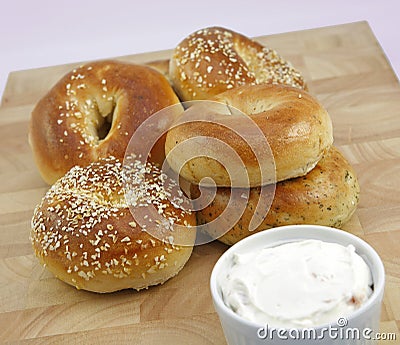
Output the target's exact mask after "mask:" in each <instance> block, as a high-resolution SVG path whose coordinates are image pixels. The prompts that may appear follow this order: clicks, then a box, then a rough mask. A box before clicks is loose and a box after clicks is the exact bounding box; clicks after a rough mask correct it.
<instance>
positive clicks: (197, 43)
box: [170, 27, 307, 101]
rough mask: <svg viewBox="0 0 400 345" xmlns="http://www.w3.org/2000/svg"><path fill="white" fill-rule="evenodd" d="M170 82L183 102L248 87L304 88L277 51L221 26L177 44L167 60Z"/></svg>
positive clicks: (289, 65)
mask: <svg viewBox="0 0 400 345" xmlns="http://www.w3.org/2000/svg"><path fill="white" fill-rule="evenodd" d="M170 79H171V81H172V84H173V86H174V88H175V90H176V92H177V93H178V95H179V97H180V99H181V100H182V101H190V100H199V99H210V98H211V97H213V96H215V95H217V94H219V93H221V92H224V91H226V90H229V89H231V88H234V87H237V86H241V85H248V84H261V83H274V84H285V85H290V86H293V87H298V88H300V89H307V87H306V84H305V81H304V79H303V77H302V76H301V74H300V72H298V71H297V70H295V69H294V68H293V67H292V65H291V64H290V63H289V62H287V61H285V60H284V59H282V58H281V57H280V56H279V55H278V53H277V52H276V51H274V50H272V49H269V48H266V47H264V46H262V45H261V44H259V43H258V42H256V41H254V40H251V39H249V38H248V37H246V36H244V35H241V34H239V33H237V32H234V31H232V30H228V29H225V28H222V27H210V28H205V29H202V30H198V31H196V32H194V33H192V34H191V35H189V36H188V37H186V38H185V39H184V40H183V41H182V42H180V43H179V45H178V46H177V47H176V48H175V50H174V53H173V55H172V58H171V60H170Z"/></svg>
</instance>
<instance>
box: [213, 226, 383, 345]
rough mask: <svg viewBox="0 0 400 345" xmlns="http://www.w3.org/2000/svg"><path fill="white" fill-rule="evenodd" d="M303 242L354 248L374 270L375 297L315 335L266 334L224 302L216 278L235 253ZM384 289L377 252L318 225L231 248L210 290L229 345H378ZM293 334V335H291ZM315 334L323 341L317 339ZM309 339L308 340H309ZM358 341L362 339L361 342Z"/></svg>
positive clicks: (266, 234)
mask: <svg viewBox="0 0 400 345" xmlns="http://www.w3.org/2000/svg"><path fill="white" fill-rule="evenodd" d="M304 239H317V240H321V241H325V242H333V243H338V244H341V245H345V246H347V245H349V244H352V245H353V246H354V247H355V249H356V252H357V253H358V254H359V255H360V256H361V257H362V258H363V259H364V260H365V261H366V263H367V264H368V266H369V268H370V269H371V273H372V279H373V284H374V285H373V288H374V289H373V293H372V295H371V296H370V298H369V299H368V301H367V302H366V303H364V304H363V305H362V306H361V307H360V308H359V309H357V310H356V311H354V313H353V314H351V315H349V316H347V317H346V318H345V319H341V320H339V321H340V322H343V323H344V324H341V325H339V324H338V323H340V322H339V321H335V322H334V323H332V324H330V325H323V326H320V327H316V328H315V329H314V331H315V333H305V334H304V335H302V334H301V333H300V330H298V332H295V331H296V330H292V329H290V330H289V329H288V330H282V331H279V332H280V333H279V334H278V330H275V331H273V332H271V329H269V330H268V333H266V325H258V324H255V323H253V322H250V321H248V320H245V319H243V318H242V317H241V316H239V315H237V314H236V313H235V312H233V311H232V310H231V309H230V308H229V307H227V306H226V305H225V303H224V301H223V300H222V296H221V291H220V289H219V286H218V282H217V280H218V279H217V278H218V276H219V275H220V273H221V272H224V270H225V271H226V269H227V264H228V262H229V261H230V258H231V256H232V254H233V253H237V252H239V253H246V252H249V251H257V250H260V249H262V248H265V247H272V246H276V245H280V244H283V243H287V242H293V241H299V240H304ZM384 285H385V271H384V267H383V264H382V261H381V259H380V257H379V256H378V254H377V253H376V252H375V250H374V249H373V248H372V247H371V246H370V245H369V244H368V243H366V242H365V241H363V240H362V239H360V238H359V237H357V236H355V235H352V234H350V233H348V232H345V231H342V230H338V229H334V228H329V227H324V226H317V225H289V226H283V227H278V228H274V229H269V230H266V231H262V232H258V233H256V234H254V235H251V236H249V237H247V238H245V239H243V240H241V241H240V242H238V243H236V244H235V245H233V246H232V247H230V248H229V249H228V250H227V251H226V252H225V253H224V254H223V255H222V256H221V257H220V258H219V260H218V261H217V263H216V264H215V266H214V269H213V271H212V274H211V280H210V288H211V295H212V298H213V303H214V307H215V309H216V311H217V313H218V316H219V318H220V321H221V325H222V328H223V330H224V334H225V337H226V340H227V342H228V344H229V345H253V344H254V345H256V344H257V345H259V344H283V343H285V344H323V345H328V344H329V345H330V344H332V345H333V344H376V341H375V340H374V339H373V337H374V333H376V332H379V321H380V312H381V303H382V299H383V292H384ZM289 332H290V333H289ZM314 334H316V335H317V336H319V337H320V339H314ZM306 338H307V339H306ZM358 338H359V339H358Z"/></svg>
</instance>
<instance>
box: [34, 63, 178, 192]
mask: <svg viewBox="0 0 400 345" xmlns="http://www.w3.org/2000/svg"><path fill="white" fill-rule="evenodd" d="M176 103H179V100H178V98H177V96H176V95H175V93H174V91H173V89H172V88H171V86H170V85H169V83H168V81H167V80H166V79H165V78H164V77H163V76H162V75H161V74H160V73H159V72H157V71H155V70H154V69H153V68H150V67H146V66H141V65H134V64H128V63H122V62H117V61H112V60H110V61H98V62H92V63H88V64H86V65H83V66H80V67H78V68H76V69H74V70H73V71H71V72H70V73H68V74H67V75H65V76H64V77H63V78H61V80H60V81H59V82H58V83H57V84H56V85H55V86H54V87H53V88H52V89H51V90H50V91H49V92H48V93H47V94H46V95H45V96H44V97H43V98H42V99H41V100H40V101H39V102H38V103H37V105H36V107H35V108H34V110H33V112H32V115H31V121H30V129H29V141H30V144H31V146H32V150H33V153H34V156H35V161H36V164H37V166H38V168H39V170H40V173H41V174H42V176H43V178H44V180H45V181H46V182H48V183H49V184H51V183H54V182H55V181H56V180H57V179H58V178H60V177H61V176H62V175H64V174H65V173H66V172H67V171H68V170H69V169H70V168H72V167H73V166H74V165H82V166H84V165H87V164H89V163H90V162H92V161H95V160H96V159H98V158H100V157H107V156H108V155H113V156H116V157H119V158H123V156H124V154H125V149H126V147H127V145H128V142H129V140H130V138H131V136H132V134H133V132H134V131H135V130H136V128H137V127H138V126H139V125H140V124H141V123H142V122H143V121H144V120H145V119H146V118H148V117H149V116H150V115H152V114H154V113H155V112H157V111H158V110H160V109H163V108H165V107H167V106H169V105H172V104H176Z"/></svg>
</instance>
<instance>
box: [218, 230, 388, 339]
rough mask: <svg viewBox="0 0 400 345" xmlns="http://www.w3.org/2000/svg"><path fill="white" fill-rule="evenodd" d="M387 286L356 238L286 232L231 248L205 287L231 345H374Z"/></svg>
mask: <svg viewBox="0 0 400 345" xmlns="http://www.w3.org/2000/svg"><path fill="white" fill-rule="evenodd" d="M384 282H385V273H384V267H383V264H382V261H381V259H380V257H379V255H378V254H377V253H376V252H375V250H374V249H373V248H372V247H371V246H370V245H369V244H368V243H366V242H365V241H363V240H362V239H361V238H359V237H357V236H355V235H352V234H350V233H348V232H345V231H343V230H338V229H334V228H329V227H324V226H316V225H291V226H283V227H278V228H274V229H269V230H267V231H263V232H258V233H256V234H254V235H252V236H249V237H247V238H245V239H243V240H242V241H240V242H238V243H236V244H235V245H233V246H232V247H230V248H229V249H228V250H227V251H226V252H225V253H224V254H223V255H222V256H221V257H220V259H219V260H218V261H217V263H216V264H215V266H214V269H213V272H212V274H211V280H210V288H211V295H212V298H213V302H214V306H215V309H216V311H217V313H218V315H219V318H220V321H221V325H222V328H223V330H224V334H225V337H226V340H227V342H228V344H229V345H242V344H246V345H251V344H281V343H283V342H285V343H286V344H287V343H289V344H291V343H292V344H313V343H315V344H326V345H327V344H376V341H375V340H374V335H375V334H376V333H377V332H379V320H380V310H381V303H382V298H383V292H384Z"/></svg>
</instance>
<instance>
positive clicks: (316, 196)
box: [192, 147, 360, 245]
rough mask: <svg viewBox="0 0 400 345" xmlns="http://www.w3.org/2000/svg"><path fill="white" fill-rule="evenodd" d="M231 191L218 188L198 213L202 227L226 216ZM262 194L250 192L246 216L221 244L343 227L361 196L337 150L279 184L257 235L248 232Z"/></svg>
mask: <svg viewBox="0 0 400 345" xmlns="http://www.w3.org/2000/svg"><path fill="white" fill-rule="evenodd" d="M265 188H269V193H273V192H274V188H273V186H272V185H270V186H266V187H265ZM230 190H231V189H230V188H218V189H217V194H216V196H215V199H214V200H213V201H212V203H211V204H210V205H209V206H207V207H205V208H203V209H202V210H200V211H198V212H197V221H198V224H199V226H200V225H202V224H209V223H210V222H211V221H213V220H214V219H216V218H217V217H218V216H219V215H220V214H221V213H222V212H223V210H224V209H225V208H226V206H227V205H228V201H229V198H230V195H231V192H230ZM260 190H261V189H260V187H256V188H251V189H250V194H249V198H248V200H247V201H246V202H247V206H246V208H245V211H244V213H243V214H242V216H241V218H240V220H239V221H238V222H237V223H236V224H232V226H231V228H230V229H227V230H229V231H227V232H226V233H225V234H224V235H223V236H221V237H220V238H219V240H220V241H221V242H223V243H225V244H228V245H231V244H234V243H236V242H238V241H240V240H241V239H243V238H245V237H247V236H249V235H251V234H253V233H255V232H258V231H262V230H264V229H269V228H272V227H276V226H283V225H291V224H318V225H326V226H333V227H341V226H342V225H343V224H344V223H346V222H347V221H348V220H349V219H350V217H351V216H352V214H353V213H354V211H355V209H356V207H357V204H358V201H359V193H360V187H359V184H358V181H357V177H356V175H355V173H354V171H353V169H352V167H351V165H350V164H349V163H348V162H347V160H346V159H345V158H344V157H343V155H342V154H341V153H340V152H339V151H338V150H337V149H336V148H335V147H332V148H331V149H330V150H329V151H328V153H327V154H326V155H325V156H324V157H323V158H322V159H321V161H320V162H319V163H318V164H317V166H316V167H315V168H314V169H313V170H312V171H310V172H309V173H308V174H307V175H305V176H302V177H297V178H295V179H291V180H287V181H282V182H279V183H278V184H277V185H276V189H275V194H274V196H273V201H272V205H271V207H270V209H269V210H264V212H265V213H264V215H265V216H264V217H263V221H262V223H261V224H260V225H259V226H258V228H257V229H255V230H254V231H249V224H250V220H251V219H252V217H253V216H254V210H255V209H256V205H257V203H258V201H259V197H260ZM198 196H199V190H198V187H197V186H194V185H193V186H192V197H194V198H196V197H198ZM241 201H243V199H242V200H241ZM261 206H263V205H261ZM232 207H235V205H233V206H232ZM206 229H207V232H208V233H209V234H210V235H211V236H213V238H216V234H220V233H221V229H214V228H213V227H212V225H211V224H209V225H208V226H207V227H206Z"/></svg>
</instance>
